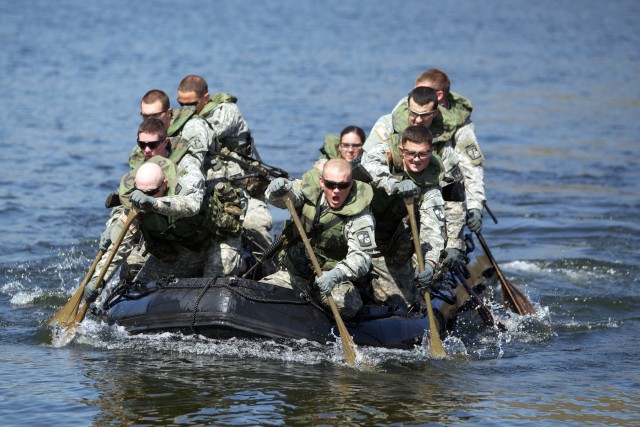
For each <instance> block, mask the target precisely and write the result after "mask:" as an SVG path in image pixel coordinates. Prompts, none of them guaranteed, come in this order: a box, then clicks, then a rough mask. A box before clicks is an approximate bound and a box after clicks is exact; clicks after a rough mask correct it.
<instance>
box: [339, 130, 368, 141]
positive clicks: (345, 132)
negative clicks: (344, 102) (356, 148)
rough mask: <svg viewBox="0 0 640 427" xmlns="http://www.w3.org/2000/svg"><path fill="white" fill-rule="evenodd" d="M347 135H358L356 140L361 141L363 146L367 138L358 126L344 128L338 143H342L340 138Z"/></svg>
mask: <svg viewBox="0 0 640 427" xmlns="http://www.w3.org/2000/svg"><path fill="white" fill-rule="evenodd" d="M348 133H355V134H356V135H358V138H360V141H362V143H363V144H364V141H366V139H367V136H366V135H365V133H364V131H363V130H362V128H360V127H358V126H347V127H346V128H344V129H342V132H340V141H342V137H343V136H345V135H346V134H348Z"/></svg>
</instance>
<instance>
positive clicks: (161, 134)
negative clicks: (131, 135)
mask: <svg viewBox="0 0 640 427" xmlns="http://www.w3.org/2000/svg"><path fill="white" fill-rule="evenodd" d="M141 133H152V134H156V135H158V140H163V141H164V139H165V138H166V137H167V127H166V126H165V124H164V122H163V121H162V120H160V119H158V118H155V117H149V118H147V119H144V121H143V122H142V123H140V126H138V135H140V134H141Z"/></svg>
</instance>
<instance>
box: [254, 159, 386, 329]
mask: <svg viewBox="0 0 640 427" xmlns="http://www.w3.org/2000/svg"><path fill="white" fill-rule="evenodd" d="M286 197H290V198H291V200H292V202H293V204H294V206H295V207H296V209H297V210H298V212H299V213H300V217H301V222H302V224H303V226H304V228H305V230H306V231H307V236H308V237H309V239H310V242H311V245H312V247H313V249H314V253H315V254H316V256H317V258H318V262H319V264H320V266H321V268H322V270H323V271H324V273H323V274H322V276H320V277H316V274H315V272H314V270H313V268H312V265H311V262H310V261H309V258H308V255H307V252H306V250H305V247H304V245H303V242H302V241H301V239H300V236H299V234H298V230H297V228H296V227H295V226H294V224H293V223H292V222H291V221H290V222H289V223H288V224H287V225H286V226H285V230H284V234H285V237H286V243H285V246H284V248H283V250H282V253H281V261H280V263H281V266H282V269H281V270H280V271H278V272H277V273H274V274H272V275H270V276H267V277H266V278H264V279H262V281H263V282H267V283H271V284H274V285H278V286H283V287H287V288H293V289H298V290H301V291H305V292H310V293H311V294H312V295H313V296H314V297H315V298H316V299H317V300H318V301H320V303H321V304H323V305H324V306H327V300H326V295H327V294H329V293H330V294H331V295H332V296H333V298H334V300H335V302H336V305H337V307H338V310H339V311H340V314H341V315H342V316H343V317H344V318H347V319H348V318H350V317H353V316H354V315H355V314H356V313H357V312H358V310H360V308H361V307H362V298H361V296H360V291H359V290H358V288H357V287H356V285H354V283H356V282H357V281H358V280H360V279H363V278H364V277H365V276H366V275H367V273H368V272H369V270H370V268H371V253H372V252H373V251H374V250H375V236H374V222H373V217H372V216H371V213H370V212H369V208H368V207H369V203H370V202H371V199H372V197H373V191H372V189H371V187H370V186H369V185H368V184H365V183H362V182H358V181H354V180H352V178H351V165H350V164H349V162H347V161H346V160H343V159H332V160H329V161H327V163H326V164H325V166H324V168H323V172H322V173H320V172H319V171H318V170H317V169H315V168H314V169H311V170H310V171H309V172H307V173H305V174H304V176H303V177H302V181H301V182H300V183H299V184H298V183H296V182H292V181H289V180H287V179H285V178H276V179H274V180H273V181H272V182H271V184H269V187H268V188H267V200H268V201H269V203H272V204H273V205H275V206H277V207H284V206H285V205H284V200H285V198H286ZM314 277H316V278H315V281H314Z"/></svg>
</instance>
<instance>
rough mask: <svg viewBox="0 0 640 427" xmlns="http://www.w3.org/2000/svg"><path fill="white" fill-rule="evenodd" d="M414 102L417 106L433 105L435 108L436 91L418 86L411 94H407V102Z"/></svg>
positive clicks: (436, 101) (436, 104) (436, 102)
mask: <svg viewBox="0 0 640 427" xmlns="http://www.w3.org/2000/svg"><path fill="white" fill-rule="evenodd" d="M412 99H413V102H415V103H416V104H418V105H428V104H431V103H434V105H435V107H437V106H438V95H437V94H436V91H435V90H433V89H431V88H430V87H424V86H418V87H416V88H413V90H412V91H411V92H409V98H408V100H407V102H409V101H411V100H412Z"/></svg>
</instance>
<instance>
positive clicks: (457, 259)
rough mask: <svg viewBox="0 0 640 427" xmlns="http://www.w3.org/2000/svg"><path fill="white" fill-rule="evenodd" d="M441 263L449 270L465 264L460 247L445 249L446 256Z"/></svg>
mask: <svg viewBox="0 0 640 427" xmlns="http://www.w3.org/2000/svg"><path fill="white" fill-rule="evenodd" d="M442 264H444V265H445V266H446V267H447V268H449V269H450V270H455V269H456V268H458V267H459V266H461V265H464V264H465V259H464V254H463V253H462V251H461V250H460V249H446V256H445V258H444V260H443V261H442Z"/></svg>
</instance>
